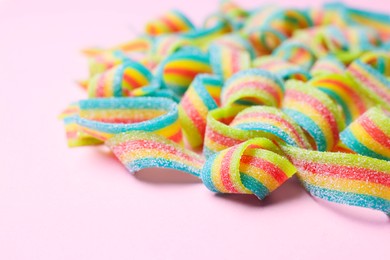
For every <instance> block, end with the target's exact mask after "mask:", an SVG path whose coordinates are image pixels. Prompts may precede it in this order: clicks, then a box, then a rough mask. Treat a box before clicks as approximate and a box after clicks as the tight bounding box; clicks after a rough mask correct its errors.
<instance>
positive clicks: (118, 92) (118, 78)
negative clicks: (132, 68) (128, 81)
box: [113, 64, 126, 97]
mask: <svg viewBox="0 0 390 260" xmlns="http://www.w3.org/2000/svg"><path fill="white" fill-rule="evenodd" d="M125 69H126V67H125V65H124V64H121V65H120V66H119V67H118V68H117V70H116V71H115V75H114V80H113V96H114V97H122V96H123V91H122V81H123V74H124V72H125Z"/></svg>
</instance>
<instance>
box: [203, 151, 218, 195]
mask: <svg viewBox="0 0 390 260" xmlns="http://www.w3.org/2000/svg"><path fill="white" fill-rule="evenodd" d="M216 157H217V154H213V155H211V156H210V157H209V158H208V159H207V160H206V163H205V164H204V166H203V170H202V174H201V178H202V181H203V184H204V185H205V186H206V187H207V188H208V189H209V190H211V191H213V192H219V191H218V190H217V188H216V187H215V186H214V183H213V181H212V179H211V171H212V167H213V164H214V160H215V158H216Z"/></svg>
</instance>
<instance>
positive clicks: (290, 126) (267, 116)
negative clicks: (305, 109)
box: [230, 106, 311, 149]
mask: <svg viewBox="0 0 390 260" xmlns="http://www.w3.org/2000/svg"><path fill="white" fill-rule="evenodd" d="M230 126H231V127H234V128H239V129H243V130H260V131H264V132H267V133H270V134H273V135H275V136H277V137H279V138H280V139H281V140H283V141H284V142H286V143H287V144H289V145H292V146H296V147H301V148H304V149H311V146H310V144H309V142H308V140H307V139H306V136H305V134H304V132H303V131H302V129H301V128H300V127H299V125H297V124H296V123H295V122H294V121H293V120H292V119H291V118H290V117H289V116H287V115H286V114H284V113H283V112H282V111H280V110H279V109H277V108H274V107H265V106H252V107H249V108H246V109H244V110H243V111H241V112H240V113H238V114H237V116H236V117H235V118H234V120H233V121H232V122H231V123H230Z"/></svg>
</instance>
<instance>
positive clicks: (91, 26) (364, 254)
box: [0, 0, 390, 260]
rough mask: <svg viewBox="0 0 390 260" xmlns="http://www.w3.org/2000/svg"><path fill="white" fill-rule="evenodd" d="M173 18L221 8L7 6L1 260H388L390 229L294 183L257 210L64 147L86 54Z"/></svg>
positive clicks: (2, 17)
mask: <svg viewBox="0 0 390 260" xmlns="http://www.w3.org/2000/svg"><path fill="white" fill-rule="evenodd" d="M212 2H215V3H212ZM241 2H242V4H243V5H244V6H246V7H254V6H256V4H255V1H254V0H246V1H241ZM272 2H281V3H288V2H291V1H272ZM309 2H312V1H299V5H300V6H305V5H306V4H307V3H309ZM348 2H355V3H356V4H357V5H359V6H362V7H370V8H371V9H376V10H388V11H389V12H390V10H389V9H390V8H389V6H390V2H389V1H387V0H386V1H385V0H381V1H352V0H351V1H348ZM372 3H375V4H372ZM259 4H260V1H259ZM172 7H177V8H179V9H181V10H183V11H185V12H186V13H190V16H191V17H192V18H194V20H195V21H196V22H200V21H201V19H202V18H203V17H204V16H205V15H206V14H208V13H210V12H211V11H213V10H214V9H215V7H216V1H200V0H196V1H195V0H192V1H180V0H176V1H174V0H170V1H150V0H142V1H131V0H128V1H119V0H110V1H104V2H103V1H97V0H91V1H62V2H59V1H42V0H40V1H13V0H0V32H1V40H0V86H1V90H2V91H1V96H0V136H1V137H2V139H3V141H2V145H1V150H0V152H1V157H0V158H1V162H0V209H1V213H0V259H4V260H11V259H29V260H30V259H56V260H59V259H95V260H96V259H237V258H238V259H244V258H247V257H252V259H267V258H269V259H271V258H281V257H286V258H289V259H331V258H337V259H375V260H379V259H390V253H389V252H390V251H389V241H390V225H389V224H390V219H389V218H388V217H386V216H385V215H384V214H382V213H381V212H377V211H372V210H367V209H362V208H355V207H348V206H342V205H337V204H333V203H327V202H325V201H322V200H319V199H314V198H312V197H310V196H309V195H308V194H307V193H306V192H305V191H304V190H303V188H301V187H300V186H299V184H298V182H297V180H295V179H292V180H290V181H289V182H288V183H287V184H286V185H283V186H282V187H281V188H280V189H279V190H277V191H276V192H275V193H273V194H272V195H271V196H270V197H269V198H267V199H266V200H265V201H263V202H260V201H258V200H257V199H256V198H254V197H252V196H221V195H215V194H213V193H211V192H209V191H208V190H207V189H206V188H205V187H204V186H203V185H202V184H201V183H200V181H198V180H197V179H196V178H194V177H191V176H187V175H186V174H183V173H179V172H173V171H167V170H155V169H152V170H145V171H141V172H139V173H138V174H136V175H135V176H132V175H130V174H128V173H127V172H126V170H125V169H124V167H122V166H121V164H120V163H119V162H118V161H117V160H116V159H115V158H114V157H113V156H112V155H111V154H110V153H109V152H108V151H107V150H106V149H104V148H103V147H102V148H98V149H96V148H79V149H68V148H67V147H66V142H65V137H64V131H63V127H62V124H61V122H60V121H58V120H57V119H56V116H57V115H58V113H59V112H60V111H61V110H62V109H63V108H64V107H65V106H66V105H67V104H68V103H69V102H71V101H74V100H77V99H81V98H83V97H85V94H84V93H83V91H81V90H80V89H78V88H77V87H76V84H75V83H74V80H76V79H80V78H83V77H84V76H85V75H86V74H87V68H86V62H85V60H84V59H83V58H82V57H81V55H80V54H79V49H81V48H83V47H85V46H91V45H92V46H93V45H102V46H109V45H111V44H114V43H117V42H121V41H125V40H127V39H129V38H131V37H132V35H133V34H134V32H139V31H141V30H142V24H143V23H145V21H146V20H147V19H149V18H152V17H154V16H155V15H157V14H158V13H161V12H163V11H164V10H168V9H170V8H172Z"/></svg>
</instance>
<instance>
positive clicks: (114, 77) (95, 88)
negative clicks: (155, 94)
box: [88, 60, 152, 98]
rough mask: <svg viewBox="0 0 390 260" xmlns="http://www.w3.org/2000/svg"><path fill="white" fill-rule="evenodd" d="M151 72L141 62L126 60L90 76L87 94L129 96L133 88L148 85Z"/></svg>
mask: <svg viewBox="0 0 390 260" xmlns="http://www.w3.org/2000/svg"><path fill="white" fill-rule="evenodd" d="M151 79H152V74H151V72H150V71H149V70H148V69H147V68H146V67H144V66H143V65H142V64H140V63H138V62H135V61H132V60H126V61H124V62H123V63H121V64H119V65H117V66H115V67H112V68H111V69H109V70H106V71H104V72H102V73H100V74H97V75H95V76H94V77H92V78H91V80H90V81H89V83H88V95H89V97H90V98H95V97H122V96H130V95H131V92H132V91H133V90H134V89H137V88H140V87H142V86H145V85H148V84H149V83H150V81H151Z"/></svg>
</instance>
